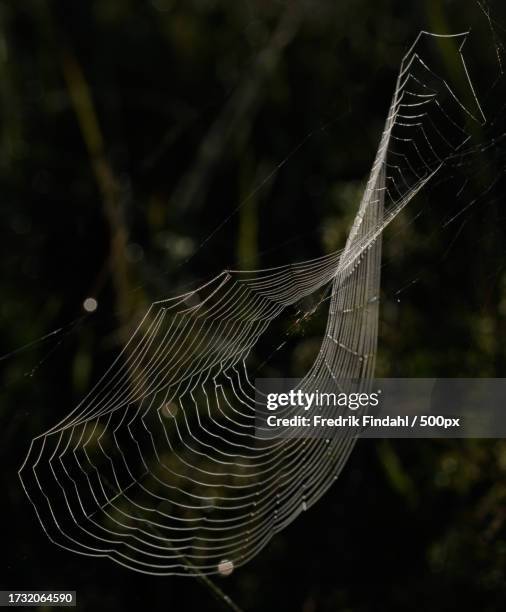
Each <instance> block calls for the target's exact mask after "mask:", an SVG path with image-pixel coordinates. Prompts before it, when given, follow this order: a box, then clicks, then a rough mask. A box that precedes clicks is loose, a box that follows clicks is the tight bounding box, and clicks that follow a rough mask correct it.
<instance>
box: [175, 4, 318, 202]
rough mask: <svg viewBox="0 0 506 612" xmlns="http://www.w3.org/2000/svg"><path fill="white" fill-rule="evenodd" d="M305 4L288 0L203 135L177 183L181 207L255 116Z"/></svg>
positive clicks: (203, 185)
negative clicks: (231, 93) (237, 131)
mask: <svg viewBox="0 0 506 612" xmlns="http://www.w3.org/2000/svg"><path fill="white" fill-rule="evenodd" d="M305 6H306V3H305V1H304V0H297V1H294V0H293V1H290V2H288V3H287V5H286V9H285V10H284V11H283V13H282V15H281V17H280V19H279V22H278V24H277V26H276V28H275V30H274V31H273V33H272V35H271V37H270V40H269V42H268V43H267V45H266V46H265V47H264V48H263V49H262V50H261V51H260V53H259V54H258V57H257V58H256V62H255V63H254V65H253V67H252V68H251V70H248V71H247V73H246V74H245V75H244V78H243V80H242V82H241V83H240V84H239V86H238V87H237V90H236V92H235V93H234V95H232V96H231V98H230V100H229V101H228V103H227V104H226V105H225V106H224V108H223V110H222V112H221V114H220V115H219V117H218V118H217V119H216V120H215V122H214V123H213V124H212V126H211V127H210V129H209V131H208V132H207V134H206V135H205V136H204V138H203V139H202V142H201V144H200V148H199V151H198V153H197V156H196V160H195V163H194V164H193V167H192V168H191V169H190V170H189V171H188V172H187V173H186V174H185V175H184V176H183V177H182V178H181V180H180V181H179V183H178V184H177V185H176V188H175V189H174V192H173V194H172V197H171V200H172V202H173V203H174V204H175V206H176V207H177V208H178V209H180V210H183V211H184V210H187V209H188V208H190V207H191V206H192V204H194V203H195V200H196V199H197V198H199V196H201V195H202V193H203V192H204V191H205V188H206V186H207V184H208V182H209V179H210V177H211V175H212V169H213V167H214V166H215V165H216V163H217V162H218V160H219V159H220V157H221V156H222V155H223V152H224V150H225V147H226V144H227V143H228V142H229V140H230V137H231V136H232V135H233V134H234V133H235V131H236V130H237V129H239V126H240V125H241V123H242V122H244V121H246V120H248V119H251V115H252V114H253V112H254V109H255V106H256V104H257V103H258V100H259V97H260V93H261V91H262V85H263V84H264V83H265V81H266V79H267V78H268V76H269V75H271V74H272V73H273V72H274V70H275V68H276V66H277V65H278V63H279V61H280V58H281V56H282V54H283V51H284V50H285V49H286V47H287V46H288V45H289V44H290V42H291V41H292V40H293V38H294V37H295V35H296V33H297V30H298V28H299V25H300V22H301V20H302V17H303V14H304V8H305Z"/></svg>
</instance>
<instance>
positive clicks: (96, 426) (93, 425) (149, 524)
mask: <svg viewBox="0 0 506 612" xmlns="http://www.w3.org/2000/svg"><path fill="white" fill-rule="evenodd" d="M465 40H466V34H465V33H464V34H458V35H453V36H438V35H435V34H429V33H426V32H422V33H421V34H420V35H419V37H418V38H417V40H416V41H415V43H414V44H413V46H412V47H411V48H410V49H409V51H408V52H407V54H406V55H405V57H404V58H403V61H402V63H401V66H400V70H399V74H398V78H397V82H396V85H395V90H394V94H393V98H392V102H391V104H390V107H389V110H388V114H387V118H386V121H385V125H384V129H383V131H382V135H381V138H380V143H379V146H378V150H377V153H376V157H375V159H374V163H373V165H372V169H371V172H370V175H369V178H368V180H367V183H366V185H365V189H364V193H363V196H362V199H361V201H360V203H359V206H358V210H357V213H356V216H355V219H354V222H353V224H352V227H351V229H350V232H349V235H348V239H347V241H346V244H345V246H344V248H343V249H342V250H341V251H337V252H334V253H330V254H328V255H326V256H323V257H320V258H317V259H313V260H310V261H304V262H299V263H294V264H290V265H284V266H280V267H277V268H270V269H265V270H257V271H241V270H227V271H224V272H222V273H221V274H219V275H218V276H216V277H215V278H213V279H211V280H209V281H208V282H207V283H206V284H204V285H202V286H201V287H199V288H197V289H195V290H193V291H190V292H187V293H185V294H183V295H180V296H178V297H176V298H172V299H167V300H161V301H157V302H155V303H154V304H152V305H151V307H150V308H149V309H148V311H147V313H146V314H145V316H144V317H143V319H142V321H141V323H140V324H139V326H138V328H137V329H136V331H135V333H134V334H133V335H132V337H131V338H130V340H129V342H128V343H127V345H126V346H125V348H124V350H123V351H122V353H121V354H120V355H119V356H118V357H117V359H116V361H115V362H114V363H113V364H112V366H111V367H110V368H109V370H108V371H107V372H106V373H105V374H104V376H103V377H102V379H101V380H100V381H99V382H98V383H97V385H96V386H95V387H94V388H93V389H92V390H91V391H90V393H89V394H88V395H87V396H86V397H85V398H84V399H83V400H82V401H81V402H80V403H79V405H78V406H77V407H76V408H75V409H74V410H73V411H72V412H71V413H70V414H69V415H68V416H67V417H66V418H64V419H63V420H62V421H61V422H59V423H58V424H56V425H55V426H54V427H52V428H51V429H49V430H48V431H46V432H45V433H43V434H41V435H39V436H37V437H36V438H34V440H32V443H31V445H30V449H29V452H28V454H27V457H26V459H25V462H24V464H23V466H22V467H21V469H20V477H21V481H22V484H23V487H24V490H25V492H26V494H27V496H28V497H29V499H30V501H31V503H32V504H33V506H34V508H35V511H36V513H37V516H38V518H39V520H40V522H41V524H42V526H43V528H44V530H45V532H46V533H47V535H48V537H49V538H50V539H51V540H52V541H53V542H54V543H56V544H58V545H59V546H61V547H63V548H65V549H67V550H71V551H74V552H77V553H80V554H82V555H87V556H92V557H109V558H110V559H112V560H113V561H115V562H117V563H119V564H121V565H124V566H126V567H128V568H131V569H133V570H136V571H139V572H144V573H148V574H157V575H170V574H186V575H188V574H211V573H220V574H222V575H228V574H229V573H231V572H232V571H233V569H234V568H236V567H238V566H240V565H242V564H244V563H245V562H247V561H248V560H249V559H251V558H252V557H254V556H255V555H256V554H257V553H258V552H259V551H260V550H261V549H262V548H263V547H264V546H265V545H266V544H267V542H268V541H269V540H270V539H271V538H272V537H273V535H274V534H276V533H277V532H279V531H280V530H282V529H283V528H284V527H286V526H287V525H288V524H290V523H291V522H292V521H293V520H294V519H295V518H296V517H297V516H298V515H299V514H300V513H301V512H303V511H305V510H306V509H307V508H309V507H310V506H311V505H312V504H314V503H315V502H316V501H317V500H318V499H319V498H320V497H321V496H322V495H323V494H324V493H325V492H326V491H327V490H328V488H329V487H330V486H331V484H332V483H333V482H334V480H335V479H336V478H337V477H338V475H339V473H340V471H341V469H342V467H343V466H344V464H345V462H346V460H347V459H348V457H349V454H350V452H351V450H352V448H353V445H354V443H355V440H356V436H355V435H354V434H355V432H354V431H353V430H352V429H348V430H345V431H344V432H342V433H339V434H337V435H336V434H333V435H332V436H331V437H329V438H328V439H296V438H286V437H282V436H277V437H276V436H274V437H273V436H272V435H271V436H270V437H269V439H261V440H260V439H259V438H258V437H257V436H256V435H255V408H256V403H255V385H254V382H252V381H251V379H250V377H249V375H248V366H249V364H250V358H251V352H252V349H253V348H254V347H255V345H256V343H257V341H258V340H259V338H260V337H261V336H262V335H264V334H269V333H270V330H269V326H270V325H271V323H272V322H273V321H274V319H276V318H278V317H282V316H285V315H286V312H285V311H286V310H287V308H289V307H291V306H294V305H297V304H299V303H301V302H302V301H303V300H304V299H306V298H307V297H308V296H311V295H313V294H315V293H317V292H319V291H320V290H324V289H325V288H327V297H324V298H322V299H321V300H320V302H319V304H321V303H323V302H324V301H328V304H329V310H328V318H327V323H326V329H325V334H324V336H323V339H322V342H321V346H320V350H319V353H318V355H317V357H316V358H315V360H314V363H313V365H312V366H311V368H310V369H309V371H308V372H307V373H306V375H305V376H304V379H303V381H302V382H301V386H303V387H304V390H305V391H309V392H311V391H312V390H318V391H320V392H325V391H326V390H330V389H331V388H332V385H333V384H334V382H335V381H336V380H339V381H346V380H352V379H353V380H357V379H358V380H360V381H361V384H362V385H363V386H364V388H366V387H367V385H368V383H369V381H371V379H372V377H373V374H374V365H375V356H376V345H377V331H378V310H379V304H380V300H379V297H380V269H381V241H382V234H383V231H384V229H385V228H386V227H387V226H388V225H389V223H390V222H391V221H392V220H393V219H394V218H395V217H396V216H397V215H398V213H399V212H400V211H401V210H402V209H403V208H404V207H405V206H406V205H407V204H408V203H409V202H410V200H412V199H413V198H414V197H415V195H416V194H417V193H418V192H419V191H420V190H421V189H422V188H423V187H424V186H425V185H426V183H427V182H428V181H430V180H431V178H432V177H433V176H434V175H435V174H436V173H438V172H439V171H440V170H441V168H442V167H443V166H444V165H445V163H446V162H448V161H449V160H453V159H455V157H456V156H458V155H459V151H460V150H461V148H462V146H463V145H464V144H465V143H466V142H467V141H468V140H469V134H468V132H469V125H470V124H472V123H473V122H479V123H481V122H482V121H483V119H484V118H483V113H482V112H481V109H480V106H479V103H478V100H477V97H476V95H475V93H474V90H473V86H472V83H471V81H470V79H469V75H468V72H467V69H466V65H465V63H464V58H463V55H462V46H463V44H464V42H465ZM431 41H432V42H438V43H444V44H448V48H449V50H450V51H451V52H452V53H454V54H455V56H456V59H457V61H458V62H459V66H460V69H461V72H462V75H463V82H465V84H466V87H465V91H461V90H462V88H460V89H459V95H457V93H456V92H455V91H454V89H452V87H451V86H450V85H449V84H448V83H447V81H446V80H445V79H444V78H442V77H441V76H439V75H438V74H437V72H435V71H433V69H432V68H431V67H430V65H429V63H428V61H429V60H427V59H426V58H425V55H424V54H423V53H422V50H423V49H422V48H423V47H424V46H425V44H427V43H429V42H431ZM333 410H335V411H337V412H338V411H339V410H340V408H339V409H338V408H334V409H333ZM343 410H344V408H343ZM335 414H336V412H334V416H335Z"/></svg>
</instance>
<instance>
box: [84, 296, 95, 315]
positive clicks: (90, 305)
mask: <svg viewBox="0 0 506 612" xmlns="http://www.w3.org/2000/svg"><path fill="white" fill-rule="evenodd" d="M83 308H84V310H86V312H95V310H96V309H97V308H98V302H97V300H96V299H95V298H92V297H87V298H86V299H85V300H84V302H83Z"/></svg>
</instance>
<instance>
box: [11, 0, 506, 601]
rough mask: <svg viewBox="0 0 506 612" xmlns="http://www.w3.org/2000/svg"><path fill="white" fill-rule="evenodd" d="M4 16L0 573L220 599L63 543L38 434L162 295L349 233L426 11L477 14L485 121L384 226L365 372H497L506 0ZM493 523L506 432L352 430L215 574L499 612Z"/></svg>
mask: <svg viewBox="0 0 506 612" xmlns="http://www.w3.org/2000/svg"><path fill="white" fill-rule="evenodd" d="M0 26H1V29H0V104H1V125H0V129H1V141H0V180H1V185H2V194H1V204H0V206H1V210H2V218H3V222H2V230H1V231H2V234H1V243H2V257H1V260H0V261H1V263H0V265H1V267H2V274H1V280H0V291H1V294H0V296H1V299H0V317H1V332H0V334H1V336H0V337H1V347H2V349H1V352H2V355H3V357H2V360H1V361H0V366H1V380H2V396H1V407H0V419H1V421H0V426H1V450H0V452H1V467H2V470H1V495H2V498H1V506H0V507H1V510H0V512H1V519H2V520H1V524H2V527H3V528H4V534H3V537H2V540H1V567H0V584H1V586H2V588H9V589H12V588H18V589H51V588H53V589H56V588H58V589H72V590H77V591H78V601H79V608H80V609H83V610H84V609H88V610H101V609H106V608H107V609H110V610H120V609H125V608H128V609H139V610H141V609H151V610H162V609H163V610H190V609H196V610H224V609H227V604H226V602H224V601H223V600H221V599H219V598H218V599H215V597H214V596H213V594H212V592H211V590H210V589H209V588H208V586H206V585H205V584H203V583H202V582H201V581H198V580H195V579H189V578H187V579H185V578H172V577H167V578H153V577H149V576H142V575H138V574H135V573H133V572H130V571H128V570H126V569H123V568H121V567H119V566H116V565H114V564H113V563H112V562H108V561H107V560H101V559H98V560H96V559H90V558H83V557H79V556H77V555H72V554H71V553H68V552H66V551H64V550H60V549H58V548H56V547H55V546H54V545H52V544H51V543H50V542H49V541H48V540H47V539H46V537H45V536H44V533H43V532H42V529H41V527H40V525H39V523H38V521H37V519H36V517H35V515H34V512H33V510H32V507H31V506H30V505H29V503H28V501H27V499H26V498H25V496H24V494H23V492H22V489H21V487H20V484H19V481H18V478H17V470H18V468H19V466H20V464H21V462H22V460H23V458H24V455H25V453H26V450H27V448H28V444H29V441H30V439H31V438H32V437H33V436H35V435H37V434H39V433H41V432H42V431H44V430H45V429H47V428H48V427H50V426H51V425H53V424H54V423H55V422H57V421H58V420H59V419H60V418H61V417H62V416H63V415H64V414H66V413H67V412H68V411H69V410H70V409H71V408H72V407H73V406H74V405H75V404H76V403H77V401H78V400H79V399H80V398H81V397H82V395H83V394H84V393H85V392H86V391H87V390H88V389H89V388H90V386H91V385H92V383H93V382H94V381H95V380H97V378H98V377H99V376H100V374H101V373H102V372H103V370H104V368H105V367H106V366H107V365H108V364H109V363H110V361H111V359H112V358H113V357H114V355H116V354H117V352H118V350H119V349H120V347H121V344H122V341H123V339H124V338H125V337H126V336H128V333H129V329H130V326H131V325H132V321H135V320H136V319H137V318H138V317H139V316H140V315H141V314H142V313H143V312H144V310H145V308H146V307H147V305H148V304H149V303H151V302H152V301H153V300H157V299H162V298H165V297H169V296H172V295H177V294H178V293H180V292H181V291H182V290H183V289H184V288H187V287H189V286H195V285H197V284H198V283H199V282H201V281H202V280H204V279H206V278H209V277H211V276H214V275H215V274H217V273H218V272H219V271H220V270H222V269H224V268H228V267H235V268H243V269H244V268H255V267H267V266H270V265H280V264H283V263H287V262H290V261H299V260H302V259H304V258H308V257H315V256H318V255H321V254H323V253H326V252H330V251H331V250H333V249H336V248H341V247H342V246H344V241H345V238H346V232H347V231H348V229H349V223H350V221H351V220H352V219H353V215H354V212H355V211H356V207H357V205H358V201H359V198H360V194H361V189H362V188H363V184H364V180H365V179H366V178H367V174H368V171H369V169H370V165H371V163H372V160H373V158H374V153H375V149H376V147H377V143H378V139H379V136H380V134H381V130H382V127H383V122H384V119H385V115H386V112H387V109H388V104H389V101H390V97H391V95H392V91H393V87H394V84H395V78H396V74H397V70H398V66H399V63H400V61H401V59H402V57H403V55H404V53H405V52H406V50H407V48H408V47H409V45H410V44H411V42H412V41H413V40H414V39H415V37H416V35H417V34H418V32H419V31H420V30H423V29H425V30H431V31H434V32H439V33H454V32H460V31H463V30H467V29H469V28H472V36H471V37H470V39H469V40H468V42H467V43H466V47H465V55H466V58H467V61H468V64H469V70H470V74H471V78H472V79H473V81H474V83H475V86H476V90H477V95H478V97H479V99H480V101H481V102H482V105H483V107H484V110H485V113H486V115H487V117H488V119H489V124H488V125H487V126H485V128H483V129H482V130H481V131H479V133H475V134H474V145H473V146H474V153H475V154H474V155H473V156H472V160H470V161H469V162H468V163H466V164H465V165H463V166H461V167H455V168H454V169H453V170H452V172H451V173H450V174H449V175H447V180H445V181H444V182H442V183H440V184H437V181H436V183H435V184H433V185H431V186H430V187H429V188H427V189H426V190H425V191H424V192H423V194H421V195H420V197H417V198H416V200H415V201H414V202H412V203H410V205H409V207H408V209H407V210H406V211H405V212H404V213H403V214H402V215H401V217H400V218H399V219H398V220H396V222H395V224H394V226H393V227H392V228H389V230H388V231H387V233H386V235H385V243H384V244H385V246H384V264H385V265H384V270H383V281H382V309H381V314H380V318H381V322H380V323H381V325H380V338H379V361H378V367H377V375H378V376H398V377H402V376H406V377H408V376H409V377H417V376H419V377H431V376H441V377H442V376H449V377H451V376H459V377H466V376H469V377H475V376H484V377H486V376H490V377H494V376H497V377H500V376H504V373H505V369H506V368H505V366H506V363H505V359H506V348H505V339H506V333H505V332H506V269H505V264H506V259H505V244H506V242H505V239H506V215H505V212H504V202H505V200H504V194H505V189H504V187H505V185H504V179H503V175H504V160H505V155H504V149H503V147H502V141H501V138H502V137H503V135H504V133H505V129H504V127H505V126H504V119H503V114H504V112H503V108H504V103H505V101H506V96H505V87H504V84H503V80H504V77H503V75H502V67H503V62H504V65H505V66H506V59H504V58H503V45H502V39H503V37H504V36H505V27H506V8H505V7H504V6H503V3H501V2H495V3H490V4H484V3H482V2H474V1H472V0H459V1H443V2H437V1H432V0H420V1H416V2H414V1H392V0H376V1H374V2H372V1H371V0H367V1H366V0H353V2H352V1H351V0H350V1H345V0H343V1H340V2H336V1H333V0H312V1H311V2H301V1H298V0H297V1H295V0H293V1H292V2H277V1H274V0H269V1H268V0H237V1H233V2H232V1H229V2H227V1H226V0H185V1H181V2H177V1H175V0H151V1H148V0H146V1H140V0H138V1H134V0H94V1H89V2H84V1H81V2H68V1H61V2H56V1H54V2H49V1H47V2H44V1H42V0H25V1H23V2H5V1H4V2H0ZM434 53H435V55H436V56H437V46H436V47H435V52H434ZM434 60H436V61H437V60H439V61H440V62H441V63H442V65H443V66H445V58H444V57H439V58H438V57H434ZM446 69H447V71H448V78H449V79H451V72H452V66H451V63H448V62H447V63H446ZM494 138H495V141H493V140H492V139H494ZM459 211H462V214H460V216H459V217H458V218H457V219H456V220H455V221H454V222H452V223H449V224H447V225H446V224H445V221H446V220H448V219H449V218H451V217H452V216H453V215H455V214H456V213H458V212H459ZM88 296H93V297H95V298H96V300H97V301H98V309H97V311H96V312H95V313H93V314H86V313H85V311H84V310H83V307H82V304H83V300H85V298H86V297H88ZM48 334H49V335H48ZM320 334H321V326H320V327H318V325H310V326H308V328H307V329H305V330H301V332H300V334H299V335H298V337H297V339H296V340H297V341H296V342H294V343H293V344H292V345H290V351H288V352H285V353H284V354H283V355H282V356H275V357H274V359H273V360H272V366H271V367H272V372H274V373H275V372H279V373H280V374H282V373H283V374H284V373H288V374H290V375H293V376H298V375H300V374H301V373H303V372H304V371H305V368H306V367H307V363H306V362H307V355H308V354H312V353H313V352H314V351H315V350H317V347H318V344H319V342H320V339H321V336H320ZM46 336H47V337H46ZM27 345H28V346H27ZM268 348H269V347H267V349H268ZM272 348H275V343H274V342H272ZM505 521H506V444H505V443H504V441H502V440H486V441H481V440H446V441H441V440H440V441H431V440H419V441H416V440H409V441H407V440H406V441H402V440H401V441H387V440H383V441H372V440H371V441H365V440H362V441H360V442H359V443H358V444H357V446H356V449H355V450H354V452H353V454H352V455H351V458H350V460H349V462H348V464H347V466H346V467H345V469H344V471H343V473H342V475H341V477H340V478H339V480H338V481H337V483H336V484H335V486H334V487H333V488H332V489H331V490H330V491H329V492H328V493H327V495H326V496H325V497H324V498H323V499H322V500H321V501H320V502H319V503H318V504H317V505H316V506H315V507H313V508H311V509H310V510H309V511H308V512H306V513H304V514H303V515H301V516H300V517H299V518H298V519H297V520H296V521H295V523H294V524H292V525H291V526H290V527H289V528H287V529H286V530H285V531H284V532H282V533H281V534H280V535H277V536H276V537H275V538H274V540H273V541H272V542H271V543H270V544H269V546H268V547H267V548H266V549H265V550H263V551H262V552H261V553H260V554H259V555H258V556H257V557H256V559H254V560H253V562H251V563H249V564H248V565H246V566H245V567H243V568H241V569H240V570H238V571H236V572H234V574H233V575H232V576H231V577H229V578H226V579H223V578H221V579H219V578H217V579H214V580H215V582H216V583H217V584H218V586H219V587H220V588H222V589H223V590H224V591H225V592H226V593H227V594H229V595H230V597H231V598H232V599H233V601H234V602H236V604H237V605H238V606H240V607H241V608H243V609H245V610H300V611H303V612H317V611H331V610H332V611H334V610H335V611H338V610H339V611H344V610H349V611H351V610H353V611H370V610H487V611H492V610H494V611H495V610H503V609H505V606H506V588H505V577H504V576H505V571H506V524H505Z"/></svg>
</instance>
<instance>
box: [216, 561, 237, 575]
mask: <svg viewBox="0 0 506 612" xmlns="http://www.w3.org/2000/svg"><path fill="white" fill-rule="evenodd" d="M233 571H234V562H233V561H230V560H229V559H223V560H222V561H220V562H219V563H218V574H220V576H230V574H231V573H232V572H233Z"/></svg>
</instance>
